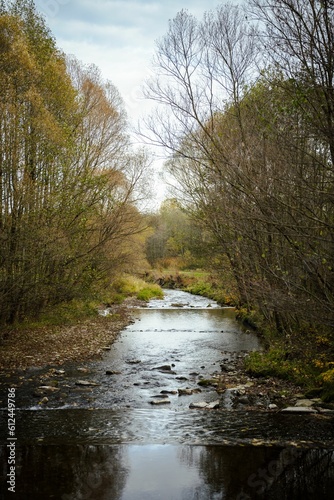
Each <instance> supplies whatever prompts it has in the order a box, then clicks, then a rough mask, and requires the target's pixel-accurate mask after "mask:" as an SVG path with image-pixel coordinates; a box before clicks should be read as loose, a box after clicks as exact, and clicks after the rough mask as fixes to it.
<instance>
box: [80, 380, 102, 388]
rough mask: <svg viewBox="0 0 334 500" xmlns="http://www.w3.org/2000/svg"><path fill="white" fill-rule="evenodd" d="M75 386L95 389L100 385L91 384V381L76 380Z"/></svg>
mask: <svg viewBox="0 0 334 500" xmlns="http://www.w3.org/2000/svg"><path fill="white" fill-rule="evenodd" d="M75 385H80V386H84V387H96V386H98V385H100V384H98V383H96V382H93V381H92V380H77V381H76V383H75Z"/></svg>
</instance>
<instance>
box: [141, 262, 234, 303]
mask: <svg viewBox="0 0 334 500" xmlns="http://www.w3.org/2000/svg"><path fill="white" fill-rule="evenodd" d="M149 279H150V280H151V281H153V282H157V281H159V282H161V283H163V286H164V287H166V288H168V287H170V288H179V289H181V290H183V291H185V292H189V293H192V294H194V295H201V296H203V297H208V298H209V299H211V300H215V301H216V302H218V303H219V304H221V305H229V306H235V305H236V302H237V301H236V293H235V290H234V287H233V285H225V286H224V285H223V284H222V283H221V282H220V280H218V279H217V277H215V276H214V275H212V274H211V273H209V272H207V271H204V270H202V269H197V270H175V269H161V270H154V271H152V273H151V274H150V276H149Z"/></svg>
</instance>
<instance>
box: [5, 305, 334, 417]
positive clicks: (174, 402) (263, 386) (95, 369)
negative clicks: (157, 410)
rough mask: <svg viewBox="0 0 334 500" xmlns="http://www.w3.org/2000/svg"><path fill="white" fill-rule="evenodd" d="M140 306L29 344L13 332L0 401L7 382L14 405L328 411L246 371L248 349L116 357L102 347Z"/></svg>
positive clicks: (294, 389) (37, 335) (38, 336)
mask: <svg viewBox="0 0 334 500" xmlns="http://www.w3.org/2000/svg"><path fill="white" fill-rule="evenodd" d="M143 305H144V304H143V303H142V302H139V301H134V300H128V301H127V302H126V303H125V304H123V306H118V307H117V308H114V309H113V310H111V311H107V312H103V313H102V314H100V315H99V317H97V318H94V319H93V320H90V321H87V322H85V323H83V324H79V325H75V326H71V327H64V328H61V329H60V328H57V329H56V330H52V331H46V332H40V331H39V332H32V334H31V336H29V337H28V340H27V342H26V343H27V347H25V346H24V344H23V338H22V335H23V332H18V333H17V334H15V335H13V337H11V338H10V339H8V340H7V341H5V342H4V343H3V346H2V349H1V355H0V363H1V364H2V367H3V368H4V364H6V368H7V369H5V370H4V371H3V374H2V376H1V378H0V383H1V389H2V391H1V393H2V397H1V400H2V403H1V406H3V404H4V403H5V391H6V388H7V387H9V386H10V387H16V388H17V389H19V390H18V391H17V404H18V405H19V406H20V407H23V408H35V409H37V408H40V409H43V408H62V407H67V408H77V407H85V408H87V407H93V408H94V407H99V405H100V404H101V401H102V407H106V406H108V407H110V408H115V407H116V408H122V407H124V408H138V407H150V406H151V407H156V406H161V407H162V406H164V405H166V406H167V405H168V406H171V407H175V408H178V409H185V408H189V409H193V410H195V409H198V410H215V409H218V408H220V409H228V410H244V411H250V410H254V411H259V412H279V411H287V412H295V413H316V414H322V415H326V414H330V413H331V412H333V411H334V407H333V405H324V404H323V403H322V402H321V400H319V399H317V398H315V399H307V398H305V397H304V394H303V391H302V390H301V388H300V387H298V386H295V385H293V384H291V383H289V382H288V381H283V380H280V379H276V378H273V377H268V378H253V377H250V376H249V375H248V374H247V373H246V372H245V369H244V359H245V357H246V356H247V355H248V351H231V350H230V349H228V350H223V351H219V358H218V356H216V359H214V361H213V360H211V363H206V361H207V360H205V359H203V364H202V365H198V366H196V369H195V370H194V369H192V368H193V367H192V366H191V365H189V366H188V365H187V363H186V364H185V365H184V364H182V361H183V360H182V356H183V357H184V358H186V354H185V353H184V354H183V355H182V351H181V350H175V349H174V350H173V349H172V350H171V351H170V353H171V355H170V358H168V357H166V356H165V357H163V358H162V359H163V360H164V364H162V365H156V366H154V361H155V359H156V358H153V359H152V361H151V360H147V359H137V358H129V359H123V360H122V359H120V360H119V361H120V363H118V364H115V359H114V358H112V359H111V360H110V359H109V356H108V354H109V353H110V351H111V349H112V348H113V347H112V346H113V344H114V342H115V340H116V339H118V338H119V333H120V331H122V330H124V328H125V327H126V326H128V327H129V326H130V328H131V325H133V324H134V323H135V321H136V320H135V319H134V318H135V316H136V314H138V309H137V308H138V307H142V306H143ZM175 307H176V306H175ZM101 312H102V309H101ZM140 332H141V330H140ZM43 333H44V334H43ZM143 335H144V333H143ZM169 335H170V333H169ZM122 342H123V341H120V344H122ZM166 352H167V351H166ZM141 354H142V353H141ZM164 354H166V353H164ZM116 355H117V354H116ZM120 357H121V354H120ZM152 363H153V364H152ZM187 368H189V369H187ZM190 370H191V371H190Z"/></svg>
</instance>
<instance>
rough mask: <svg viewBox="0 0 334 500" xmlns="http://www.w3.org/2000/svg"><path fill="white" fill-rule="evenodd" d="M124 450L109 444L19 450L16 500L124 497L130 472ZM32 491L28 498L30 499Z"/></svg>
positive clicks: (36, 447) (87, 499)
mask: <svg viewBox="0 0 334 500" xmlns="http://www.w3.org/2000/svg"><path fill="white" fill-rule="evenodd" d="M123 462H124V461H123V448H122V447H120V446H115V447H113V446H106V445H103V446H102V445H99V446H95V445H73V446H71V445H69V446H66V445H65V446H64V445H62V446H25V447H22V448H18V449H17V463H18V464H20V467H19V468H18V475H17V494H16V495H15V499H16V500H21V499H22V500H23V499H25V500H26V499H27V498H34V499H36V500H39V499H41V500H42V499H43V500H45V499H46V498H56V499H57V500H89V499H91V500H95V499H99V500H110V499H111V498H112V499H117V498H120V497H121V493H122V490H123V489H124V486H125V484H126V477H127V469H126V468H125V466H123ZM27 492H29V496H27Z"/></svg>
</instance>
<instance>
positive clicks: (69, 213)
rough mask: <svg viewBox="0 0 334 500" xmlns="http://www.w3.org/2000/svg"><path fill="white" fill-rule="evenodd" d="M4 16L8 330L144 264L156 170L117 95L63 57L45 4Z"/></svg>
mask: <svg viewBox="0 0 334 500" xmlns="http://www.w3.org/2000/svg"><path fill="white" fill-rule="evenodd" d="M0 14H1V15H0V42H1V44H0V47H1V50H0V82H1V95H0V194H1V199H2V207H1V214H0V233H1V236H0V237H1V241H2V243H3V244H2V245H1V249H0V298H1V309H0V322H13V321H15V320H16V319H20V318H23V317H24V316H25V315H32V314H38V313H39V311H40V310H41V309H42V308H43V307H44V306H45V305H48V304H50V303H51V304H52V303H57V302H61V301H64V300H71V299H72V298H75V297H81V296H83V295H84V294H86V293H88V292H89V290H90V289H91V287H92V286H93V284H95V283H96V281H98V280H103V279H107V278H108V277H109V279H110V278H111V277H112V275H113V274H114V273H115V272H116V270H117V269H120V268H122V266H123V268H124V266H125V265H127V263H125V260H126V259H129V258H130V256H132V262H134V261H135V258H134V253H135V250H134V248H135V246H136V248H137V251H136V253H137V255H138V254H140V252H139V251H138V248H139V246H140V245H141V247H142V248H143V245H144V243H143V242H140V243H139V241H140V240H139V238H137V239H136V235H137V234H139V233H140V232H141V231H142V230H143V228H144V225H143V222H142V219H141V216H140V214H139V210H138V199H139V197H140V196H142V194H140V191H139V189H138V187H139V185H140V183H141V182H142V178H143V175H144V173H145V172H146V169H147V166H148V163H149V161H148V158H147V155H146V154H145V152H140V151H135V150H134V149H133V148H132V147H131V145H130V143H129V139H128V137H127V133H126V117H125V113H124V109H123V105H122V101H121V98H120V96H119V93H118V91H117V90H116V88H115V87H114V86H113V85H112V84H111V83H109V82H104V81H103V80H102V78H101V75H100V73H99V71H98V70H97V68H95V67H93V66H92V67H89V68H85V67H83V66H82V65H80V63H78V62H77V61H74V60H71V61H70V60H68V59H67V58H66V57H65V55H64V54H63V53H61V52H60V51H59V50H58V49H57V47H56V44H55V41H54V39H53V37H52V35H51V34H50V32H49V30H48V28H47V26H46V25H45V22H44V20H43V18H41V17H40V16H39V15H38V14H37V12H36V10H35V7H34V4H33V2H31V1H24V0H21V1H15V2H2V4H1V11H0ZM141 255H143V251H142V252H141Z"/></svg>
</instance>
